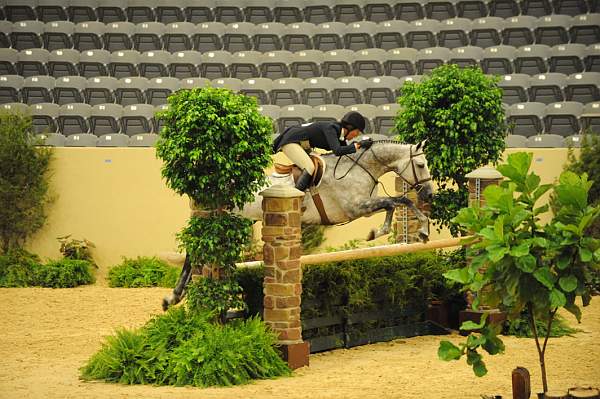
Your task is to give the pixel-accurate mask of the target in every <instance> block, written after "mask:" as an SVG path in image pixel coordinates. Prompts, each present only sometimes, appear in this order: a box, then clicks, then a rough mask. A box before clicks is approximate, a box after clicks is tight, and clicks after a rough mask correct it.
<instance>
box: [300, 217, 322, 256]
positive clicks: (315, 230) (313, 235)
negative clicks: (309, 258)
mask: <svg viewBox="0 0 600 399" xmlns="http://www.w3.org/2000/svg"><path fill="white" fill-rule="evenodd" d="M323 242H325V226H319V225H314V224H311V225H302V253H304V254H305V255H306V254H310V253H311V252H313V251H314V250H315V249H316V248H318V247H319V246H320V245H321V244H323Z"/></svg>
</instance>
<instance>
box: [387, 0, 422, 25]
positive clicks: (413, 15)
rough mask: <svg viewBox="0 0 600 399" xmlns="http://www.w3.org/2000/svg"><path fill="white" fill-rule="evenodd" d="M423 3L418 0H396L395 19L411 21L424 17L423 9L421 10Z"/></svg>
mask: <svg viewBox="0 0 600 399" xmlns="http://www.w3.org/2000/svg"><path fill="white" fill-rule="evenodd" d="M424 4H425V2H422V1H419V0H404V1H398V2H396V4H395V5H394V13H395V14H396V19H400V20H402V21H407V22H412V21H415V20H417V19H423V18H425V11H424V10H423V5H424Z"/></svg>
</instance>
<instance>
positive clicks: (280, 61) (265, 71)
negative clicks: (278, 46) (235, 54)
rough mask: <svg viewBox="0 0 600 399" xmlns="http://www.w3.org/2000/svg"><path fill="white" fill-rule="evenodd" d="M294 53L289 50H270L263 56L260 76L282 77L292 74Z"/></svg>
mask: <svg viewBox="0 0 600 399" xmlns="http://www.w3.org/2000/svg"><path fill="white" fill-rule="evenodd" d="M293 57H294V53H292V52H290V51H287V50H278V51H269V52H266V53H264V54H263V55H262V56H261V62H260V76H262V77H263V78H269V79H281V78H287V77H289V76H290V62H291V60H292V59H293Z"/></svg>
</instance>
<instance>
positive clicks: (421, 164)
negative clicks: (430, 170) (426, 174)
mask: <svg viewBox="0 0 600 399" xmlns="http://www.w3.org/2000/svg"><path fill="white" fill-rule="evenodd" d="M417 166H418V167H419V168H424V167H425V164H424V163H418V164H417Z"/></svg>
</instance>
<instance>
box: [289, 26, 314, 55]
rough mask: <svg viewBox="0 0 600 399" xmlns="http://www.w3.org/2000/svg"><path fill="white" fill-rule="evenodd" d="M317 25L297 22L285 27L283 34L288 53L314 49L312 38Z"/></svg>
mask: <svg viewBox="0 0 600 399" xmlns="http://www.w3.org/2000/svg"><path fill="white" fill-rule="evenodd" d="M315 28H316V25H315V24H311V23H310V22H295V23H292V24H289V25H286V26H285V30H284V32H283V37H282V41H283V48H284V49H285V50H288V51H304V50H311V49H313V42H312V37H313V35H314V32H315Z"/></svg>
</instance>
